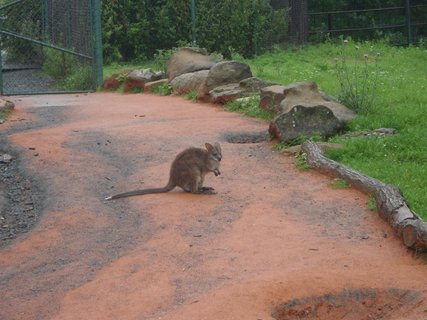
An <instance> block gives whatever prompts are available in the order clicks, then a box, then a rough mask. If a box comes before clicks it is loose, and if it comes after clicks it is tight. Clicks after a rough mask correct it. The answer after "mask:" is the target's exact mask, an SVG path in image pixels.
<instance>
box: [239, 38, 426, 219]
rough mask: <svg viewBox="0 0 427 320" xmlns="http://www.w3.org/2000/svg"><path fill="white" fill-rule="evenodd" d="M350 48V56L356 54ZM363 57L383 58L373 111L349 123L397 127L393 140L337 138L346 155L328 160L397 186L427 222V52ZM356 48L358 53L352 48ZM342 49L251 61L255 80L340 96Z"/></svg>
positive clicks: (372, 51) (366, 48) (324, 47)
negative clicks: (311, 84) (309, 86)
mask: <svg viewBox="0 0 427 320" xmlns="http://www.w3.org/2000/svg"><path fill="white" fill-rule="evenodd" d="M353 45H354V44H350V45H349V46H348V48H346V49H345V50H354V46H353ZM357 45H358V46H359V47H360V49H359V50H358V51H359V52H360V54H361V55H362V56H363V54H365V53H368V54H369V56H370V57H371V56H373V55H376V54H377V53H379V54H380V55H379V60H378V68H379V69H378V78H377V81H378V87H377V94H376V96H375V100H374V107H373V109H372V110H371V111H370V112H369V113H368V114H366V115H359V116H358V117H356V118H355V119H354V120H353V121H352V122H350V123H349V130H350V131H357V130H364V129H376V128H381V127H393V128H396V129H397V134H396V135H393V136H388V137H370V138H366V137H355V138H344V137H339V136H338V137H335V138H333V139H331V140H332V141H333V142H338V143H343V144H344V145H345V147H344V148H343V149H342V150H331V151H329V156H330V157H331V158H332V159H335V160H337V161H340V162H342V163H344V164H346V165H348V166H350V167H352V168H355V169H357V170H360V171H362V172H364V173H366V174H368V175H370V176H372V177H374V178H377V179H379V180H381V181H383V182H385V183H390V184H395V185H398V186H399V187H400V188H401V190H402V192H403V195H404V196H405V198H406V199H407V200H408V202H409V205H410V206H411V208H412V209H413V210H414V211H415V212H417V213H418V214H420V215H421V216H422V217H423V218H424V219H427V192H426V181H427V94H426V90H427V80H426V74H427V50H426V49H425V48H417V47H408V48H404V47H392V46H390V45H387V44H386V43H384V42H378V43H373V42H368V43H362V44H357ZM352 46H353V47H352ZM340 50H342V44H331V43H329V44H319V45H309V46H306V47H305V48H303V49H299V50H286V51H276V52H273V53H271V54H266V55H262V56H259V57H257V58H255V59H251V60H246V63H248V64H249V65H250V66H251V69H252V71H253V73H254V75H255V76H258V77H261V78H263V79H266V80H270V81H275V82H277V83H281V84H284V85H286V84H289V83H292V82H297V81H306V80H312V81H315V82H316V83H317V84H318V85H319V87H320V89H321V90H322V91H325V92H327V93H328V94H330V95H332V96H339V93H340V86H339V83H338V80H337V77H336V74H335V69H334V68H335V62H336V60H335V59H336V58H337V57H339V54H340Z"/></svg>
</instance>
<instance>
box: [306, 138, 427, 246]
mask: <svg viewBox="0 0 427 320" xmlns="http://www.w3.org/2000/svg"><path fill="white" fill-rule="evenodd" d="M301 150H302V151H303V152H305V153H306V154H307V162H308V164H309V165H310V166H311V167H313V168H316V169H319V170H320V171H323V172H325V173H328V174H331V175H333V176H336V177H338V178H341V179H343V180H346V181H347V182H348V183H349V184H351V185H353V186H354V187H356V188H357V189H359V190H361V191H363V192H364V193H367V194H370V195H372V196H373V197H374V198H375V201H376V203H377V209H378V212H379V214H380V215H381V217H382V218H384V219H385V220H386V221H388V222H389V223H390V225H391V226H392V228H393V229H394V230H395V231H396V233H397V235H398V236H399V237H401V238H402V241H403V243H404V244H405V245H406V246H407V247H410V248H414V249H426V248H427V222H425V221H423V220H422V219H420V217H419V216H418V215H417V214H416V213H415V212H413V211H412V210H411V209H410V208H409V206H408V204H407V203H406V201H405V199H404V198H403V196H402V193H401V191H400V189H399V188H398V187H397V186H393V185H387V184H385V183H383V182H381V181H379V180H377V179H374V178H371V177H369V176H366V175H364V174H362V173H360V172H358V171H356V170H353V169H351V168H348V167H346V166H344V165H342V164H340V163H338V162H336V161H333V160H331V159H329V158H327V157H325V156H324V155H323V151H322V149H320V147H319V146H318V145H317V144H316V143H314V142H313V141H306V142H304V144H303V145H302V146H301Z"/></svg>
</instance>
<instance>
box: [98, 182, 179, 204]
mask: <svg viewBox="0 0 427 320" xmlns="http://www.w3.org/2000/svg"><path fill="white" fill-rule="evenodd" d="M175 187H176V184H174V183H171V182H169V183H168V184H167V185H166V186H165V187H163V188H152V189H142V190H134V191H129V192H123V193H119V194H115V195H113V196H109V197H106V198H105V200H114V199H119V198H126V197H132V196H141V195H144V194H149V193H165V192H169V191H171V190H172V189H173V188H175Z"/></svg>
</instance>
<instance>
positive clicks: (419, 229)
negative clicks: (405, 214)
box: [401, 219, 427, 249]
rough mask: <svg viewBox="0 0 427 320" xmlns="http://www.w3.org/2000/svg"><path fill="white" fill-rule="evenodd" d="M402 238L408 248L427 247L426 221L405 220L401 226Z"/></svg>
mask: <svg viewBox="0 0 427 320" xmlns="http://www.w3.org/2000/svg"><path fill="white" fill-rule="evenodd" d="M401 230H402V231H401V233H402V240H403V243H404V244H405V246H407V247H408V248H424V249H425V248H427V222H426V221H423V220H421V219H415V220H406V221H405V222H404V223H403V227H402V228H401Z"/></svg>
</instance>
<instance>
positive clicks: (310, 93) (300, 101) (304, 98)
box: [280, 81, 356, 122]
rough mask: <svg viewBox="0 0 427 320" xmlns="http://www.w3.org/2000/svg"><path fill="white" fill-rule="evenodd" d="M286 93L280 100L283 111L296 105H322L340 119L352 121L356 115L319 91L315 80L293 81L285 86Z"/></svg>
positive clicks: (287, 110) (281, 110)
mask: <svg viewBox="0 0 427 320" xmlns="http://www.w3.org/2000/svg"><path fill="white" fill-rule="evenodd" d="M284 95H285V98H284V99H283V100H282V101H281V102H280V112H281V113H284V112H285V113H286V112H289V111H290V110H291V109H292V108H293V107H295V106H296V105H302V106H305V107H307V108H309V107H316V106H319V105H322V106H325V107H327V108H328V109H330V110H331V111H332V112H333V114H334V116H335V117H337V119H338V120H339V121H343V122H346V121H350V120H351V119H353V118H354V117H355V116H356V113H355V112H354V111H352V110H350V109H349V108H347V107H346V106H344V105H342V104H340V103H339V102H337V101H336V100H335V99H334V98H332V97H330V96H328V95H327V94H325V93H323V92H321V91H319V88H318V86H317V84H316V83H315V82H313V81H307V82H295V83H292V84H290V85H288V86H286V87H285V90H284Z"/></svg>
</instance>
